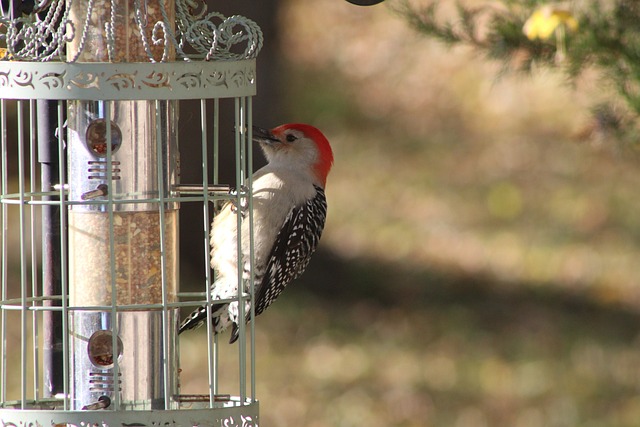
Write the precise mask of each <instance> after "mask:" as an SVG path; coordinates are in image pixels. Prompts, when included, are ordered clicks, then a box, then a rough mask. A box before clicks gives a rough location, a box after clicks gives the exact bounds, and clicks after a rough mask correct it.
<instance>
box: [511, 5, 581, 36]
mask: <svg viewBox="0 0 640 427" xmlns="http://www.w3.org/2000/svg"><path fill="white" fill-rule="evenodd" d="M561 26H562V27H566V28H568V29H570V30H571V31H575V30H577V29H578V21H577V20H576V18H574V17H573V15H572V14H571V12H570V11H568V10H567V9H564V8H562V7H560V6H551V5H545V6H542V7H541V8H538V9H536V11H535V12H533V14H532V15H531V16H530V17H529V19H527V22H525V24H524V28H523V29H522V30H523V32H524V34H525V35H526V36H527V37H528V38H529V39H530V40H534V39H537V38H539V39H543V40H545V39H548V38H550V37H551V36H552V35H553V33H554V32H555V31H556V29H558V28H561Z"/></svg>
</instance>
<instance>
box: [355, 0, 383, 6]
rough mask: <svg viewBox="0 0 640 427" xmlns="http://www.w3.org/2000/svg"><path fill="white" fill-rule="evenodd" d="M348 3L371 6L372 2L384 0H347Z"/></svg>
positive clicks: (376, 2)
mask: <svg viewBox="0 0 640 427" xmlns="http://www.w3.org/2000/svg"><path fill="white" fill-rule="evenodd" d="M347 1H348V2H349V3H352V4H356V5H358V6H373V5H374V4H378V3H382V2H383V1H384V0H347Z"/></svg>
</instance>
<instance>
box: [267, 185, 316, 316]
mask: <svg viewBox="0 0 640 427" xmlns="http://www.w3.org/2000/svg"><path fill="white" fill-rule="evenodd" d="M315 188H316V196H315V197H313V198H312V199H309V200H308V201H307V202H305V203H304V204H302V205H300V206H296V207H295V208H293V209H292V210H291V211H290V212H289V214H288V215H287V217H286V219H285V221H284V224H283V226H282V229H281V230H280V232H279V233H278V236H277V238H276V241H275V243H274V245H273V248H272V249H271V253H270V254H269V260H268V261H267V267H266V269H265V271H264V276H263V277H262V279H261V280H260V282H259V283H256V286H257V289H256V293H255V300H256V302H255V314H256V316H257V315H259V314H260V313H262V312H263V311H264V310H265V309H266V308H267V307H268V306H269V305H271V303H273V302H274V301H275V300H276V298H278V296H279V295H280V294H281V293H282V291H283V290H284V288H285V287H286V286H287V285H288V284H289V283H290V282H291V281H292V280H294V279H296V278H297V277H298V276H300V275H301V274H302V273H303V272H304V270H305V269H306V268H307V265H308V264H309V261H310V260H311V255H312V254H313V252H314V251H315V250H316V248H317V246H318V242H319V241H320V236H321V235H322V230H323V229H324V223H325V220H326V217H327V200H326V198H325V195H324V191H323V190H322V188H320V187H315Z"/></svg>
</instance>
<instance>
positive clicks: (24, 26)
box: [0, 0, 263, 63]
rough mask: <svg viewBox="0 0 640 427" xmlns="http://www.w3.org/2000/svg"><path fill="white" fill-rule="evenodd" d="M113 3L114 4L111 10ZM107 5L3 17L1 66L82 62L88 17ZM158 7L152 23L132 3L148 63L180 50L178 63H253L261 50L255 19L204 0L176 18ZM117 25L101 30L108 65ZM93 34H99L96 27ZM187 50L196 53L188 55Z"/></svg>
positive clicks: (137, 0)
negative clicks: (75, 12) (70, 47)
mask: <svg viewBox="0 0 640 427" xmlns="http://www.w3.org/2000/svg"><path fill="white" fill-rule="evenodd" d="M78 2H87V3H86V5H87V6H85V7H84V10H85V12H86V13H85V15H86V16H84V17H79V16H76V17H75V18H74V20H72V19H71V18H70V11H71V8H72V7H74V4H76V3H78ZM114 3H115V2H114V1H112V2H111V4H112V5H113V4H114ZM104 4H105V2H104V1H102V2H100V3H97V2H96V0H40V1H37V2H35V3H34V7H33V12H34V13H31V14H28V15H22V16H19V17H15V16H14V17H11V16H10V14H6V15H3V16H0V28H3V31H0V44H4V45H5V46H6V54H5V55H3V56H0V61H3V60H4V61H6V60H12V61H39V62H46V61H53V60H58V61H64V62H71V63H73V62H76V61H79V60H80V59H79V55H80V52H81V51H82V50H84V49H88V48H87V47H86V45H85V40H87V37H88V34H87V33H88V27H89V25H87V24H86V23H87V22H89V14H91V13H93V14H96V13H98V14H99V13H100V11H98V10H97V8H98V5H104ZM159 4H160V9H161V10H160V15H155V16H154V17H153V19H149V18H150V16H149V15H148V14H147V13H146V12H147V11H146V6H145V5H146V1H142V0H133V7H134V8H135V12H134V14H135V24H134V25H137V26H138V27H139V31H137V32H138V33H139V37H140V43H141V44H142V46H143V47H144V52H145V53H146V55H143V56H146V57H147V58H146V59H147V60H148V61H149V62H167V61H170V60H172V58H170V57H169V55H168V52H169V50H172V49H175V52H176V59H183V60H187V61H188V60H201V59H204V60H224V61H229V60H232V61H237V60H243V59H254V58H256V57H257V55H258V53H259V52H260V50H261V49H262V45H263V34H262V31H261V29H260V27H259V26H258V24H257V23H256V22H254V21H252V20H251V19H248V18H246V17H243V16H239V15H233V16H230V17H225V16H223V15H222V14H220V13H217V12H209V11H208V8H207V5H206V3H205V2H203V1H202V0H176V3H175V19H174V18H173V17H170V16H169V15H170V14H169V13H168V12H169V11H167V10H164V3H163V2H160V3H159ZM94 6H95V8H94ZM112 7H113V6H112ZM35 12H37V13H35ZM106 12H108V11H106V10H105V11H104V13H106ZM171 12H172V13H173V11H171ZM112 15H113V14H112ZM158 17H159V18H160V19H157V18H158ZM82 23H84V24H83V25H82ZM79 24H81V25H79ZM113 24H114V23H113V22H106V23H105V26H104V28H98V29H97V31H103V32H104V33H103V34H102V36H103V37H104V38H105V39H106V40H108V41H109V43H108V54H109V62H111V61H112V60H113V59H114V58H117V55H118V52H117V46H116V45H115V44H114V40H113V39H114V28H113ZM145 28H151V29H152V31H151V36H150V37H148V36H147V35H146V31H145V30H144V29H145ZM92 31H94V32H95V31H96V28H93V29H92ZM70 42H74V43H76V44H77V46H78V47H79V50H78V51H77V52H76V54H75V55H72V56H69V57H67V56H66V55H67V49H66V47H67V44H68V43H70ZM187 47H190V48H192V50H193V51H195V53H187V49H186V48H187ZM153 49H155V50H156V51H157V50H158V49H161V51H162V56H161V57H160V56H155V57H154V55H153V53H152V50H153Z"/></svg>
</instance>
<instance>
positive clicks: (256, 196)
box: [180, 124, 333, 342]
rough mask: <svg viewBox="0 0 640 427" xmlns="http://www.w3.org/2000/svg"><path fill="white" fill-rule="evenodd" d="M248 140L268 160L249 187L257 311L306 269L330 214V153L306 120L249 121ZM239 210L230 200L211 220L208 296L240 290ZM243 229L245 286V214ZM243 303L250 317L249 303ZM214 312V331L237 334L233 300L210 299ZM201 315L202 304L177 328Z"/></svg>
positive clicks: (232, 295)
mask: <svg viewBox="0 0 640 427" xmlns="http://www.w3.org/2000/svg"><path fill="white" fill-rule="evenodd" d="M253 140H254V141H255V142H258V143H259V144H260V147H261V148H262V151H263V152H264V155H265V157H266V158H267V161H268V164H267V165H266V166H264V167H263V168H261V169H259V170H258V171H256V173H255V174H254V175H253V187H252V188H253V229H254V254H255V264H254V286H255V291H254V296H255V307H254V309H255V315H256V316H257V315H259V314H260V313H262V312H263V311H264V310H265V309H266V308H267V307H268V306H269V305H270V304H271V303H273V302H274V301H275V300H276V298H278V296H279V295H280V293H281V292H282V291H283V290H284V288H285V287H286V286H287V285H288V284H289V283H290V282H291V281H292V280H294V279H295V278H297V277H298V276H300V275H301V274H302V273H303V271H304V270H305V268H306V267H307V264H308V263H309V260H310V259H311V255H312V254H313V252H314V251H315V249H316V247H317V245H318V241H319V240H320V236H321V234H322V230H323V228H324V222H325V218H326V214H327V201H326V198H325V194H324V187H325V183H326V180H327V175H328V173H329V170H330V169H331V165H332V164H333V152H332V151H331V146H330V145H329V141H327V138H325V136H324V135H323V134H322V132H320V131H319V130H318V129H316V128H314V127H313V126H309V125H305V124H285V125H282V126H278V127H276V128H274V129H271V130H266V129H261V128H258V127H254V128H253ZM245 210H246V209H245ZM238 214H240V215H245V212H244V211H243V208H242V207H240V208H238V207H237V206H236V205H234V204H232V203H227V204H226V205H225V206H224V207H223V208H222V210H221V211H220V213H219V214H218V215H216V216H215V218H214V220H213V224H212V226H211V267H212V268H213V269H214V270H215V272H216V280H215V282H214V283H213V285H212V286H211V297H212V299H213V300H218V299H228V298H236V297H237V294H238V265H237V261H238V249H237V244H238V243H237V240H238V239H237V237H238V233H237V226H238V219H237V215H238ZM240 231H241V246H242V254H243V258H245V259H243V260H242V265H243V272H244V273H243V279H244V280H243V282H244V283H245V287H248V283H249V280H247V279H249V260H248V254H249V246H250V235H249V223H248V221H244V220H243V221H242V228H241V230H240ZM244 291H245V292H248V289H245V290H244ZM245 307H246V310H245V313H247V319H246V320H247V321H248V320H249V313H250V311H249V308H250V307H249V305H248V304H247V305H245ZM211 318H212V321H213V324H214V330H215V333H219V332H221V331H223V330H225V329H226V328H227V327H228V326H229V325H233V331H232V333H231V339H230V341H229V342H234V341H236V340H237V339H238V322H239V320H238V303H237V302H231V303H228V304H224V303H220V304H216V303H215V301H214V302H213V304H212V307H211ZM206 319H207V310H206V307H205V306H202V307H199V308H198V309H197V310H195V311H194V312H193V313H191V314H190V315H189V316H188V317H187V318H186V319H185V320H184V321H183V322H182V324H181V325H180V332H183V331H185V330H187V329H193V328H195V327H197V326H200V325H202V324H203V323H204V322H205V321H206Z"/></svg>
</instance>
